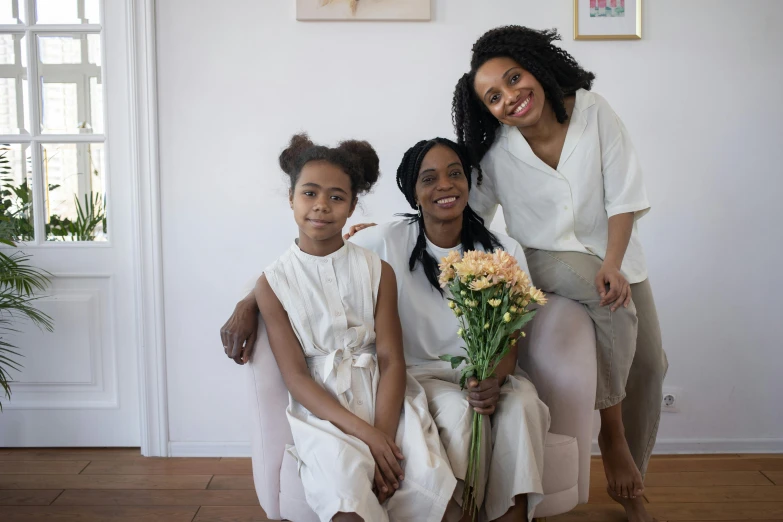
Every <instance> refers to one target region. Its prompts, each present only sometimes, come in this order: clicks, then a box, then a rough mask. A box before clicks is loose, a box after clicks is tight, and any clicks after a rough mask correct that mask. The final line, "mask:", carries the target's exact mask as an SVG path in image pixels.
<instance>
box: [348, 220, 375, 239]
mask: <svg viewBox="0 0 783 522" xmlns="http://www.w3.org/2000/svg"><path fill="white" fill-rule="evenodd" d="M375 226H378V224H377V223H357V224H356V225H352V226H351V228H349V229H348V233H347V234H345V235H344V236H343V239H345V240H346V241H347V240H349V239H351V238H352V237H353V236H354V235H356V233H357V232H360V231H362V230H364V229H365V228H370V227H375Z"/></svg>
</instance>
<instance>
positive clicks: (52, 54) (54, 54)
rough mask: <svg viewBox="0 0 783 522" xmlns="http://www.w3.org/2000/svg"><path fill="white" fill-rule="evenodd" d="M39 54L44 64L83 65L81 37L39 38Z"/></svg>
mask: <svg viewBox="0 0 783 522" xmlns="http://www.w3.org/2000/svg"><path fill="white" fill-rule="evenodd" d="M38 53H39V54H40V57H41V62H40V63H42V64H65V63H82V39H81V37H79V36H39V37H38Z"/></svg>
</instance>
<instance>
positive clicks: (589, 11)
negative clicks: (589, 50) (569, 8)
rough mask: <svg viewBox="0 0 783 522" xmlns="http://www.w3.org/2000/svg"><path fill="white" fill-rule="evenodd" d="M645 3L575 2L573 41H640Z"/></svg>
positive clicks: (638, 0) (623, 0) (624, 0)
mask: <svg viewBox="0 0 783 522" xmlns="http://www.w3.org/2000/svg"><path fill="white" fill-rule="evenodd" d="M641 38H642V0H574V40H640V39H641Z"/></svg>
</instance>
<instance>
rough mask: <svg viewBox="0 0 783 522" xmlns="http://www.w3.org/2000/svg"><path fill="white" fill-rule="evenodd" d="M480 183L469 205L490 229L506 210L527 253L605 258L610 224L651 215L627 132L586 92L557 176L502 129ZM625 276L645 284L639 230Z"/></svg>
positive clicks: (510, 130)
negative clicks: (529, 250) (612, 219)
mask: <svg viewBox="0 0 783 522" xmlns="http://www.w3.org/2000/svg"><path fill="white" fill-rule="evenodd" d="M481 168H482V170H483V171H484V180H483V183H482V184H481V185H480V186H479V185H478V184H477V183H476V176H477V173H475V172H474V173H473V187H472V189H471V191H470V205H471V207H473V209H474V210H475V211H476V212H477V213H478V214H479V215H480V216H482V217H483V218H484V221H485V222H486V224H487V226H489V224H490V223H491V222H492V219H493V218H494V217H495V213H496V212H497V207H498V205H500V206H502V207H503V216H504V218H505V221H506V229H507V232H508V234H509V235H510V236H511V237H513V238H514V239H516V240H517V241H519V242H520V243H521V244H522V245H523V246H524V247H526V248H536V249H541V250H552V251H561V252H562V251H571V252H584V253H590V254H594V255H596V256H598V257H600V258H601V259H604V257H605V256H606V247H607V243H608V239H609V218H610V217H612V216H614V215H617V214H622V213H626V212H634V213H635V218H636V220H638V219H639V218H640V217H642V216H643V215H645V214H646V213H647V212H648V211H649V209H650V203H649V202H648V200H647V192H646V190H645V188H644V183H643V181H642V170H641V167H640V165H639V160H638V158H637V156H636V151H635V150H634V147H633V144H632V143H631V139H630V136H629V135H628V131H627V130H626V129H625V126H624V125H623V123H622V121H620V118H618V117H617V115H616V114H615V112H614V111H613V110H612V108H611V107H610V106H609V104H608V103H607V102H606V100H605V99H604V98H602V97H601V96H600V95H598V94H595V93H593V92H590V91H586V90H584V89H580V90H578V91H577V92H576V102H575V105H574V110H573V114H572V115H571V118H570V121H569V124H568V131H567V134H566V138H565V143H564V145H563V150H562V152H561V154H560V161H559V163H558V165H557V169H553V168H552V167H550V166H549V165H547V164H546V163H544V161H543V160H541V159H540V158H539V157H538V156H536V155H535V153H534V152H533V150H532V149H531V148H530V145H528V143H527V141H526V140H525V138H524V137H523V136H522V134H521V133H520V132H519V129H517V128H516V127H510V126H508V125H502V126H501V128H500V129H499V130H498V133H497V137H496V138H495V143H493V145H492V147H491V148H490V149H489V151H488V152H487V154H486V155H485V156H484V159H483V160H482V161H481ZM621 271H622V273H623V275H624V276H625V277H626V278H627V279H628V281H629V282H630V283H639V282H641V281H644V280H645V279H646V278H647V265H646V262H645V258H644V252H643V250H642V245H641V242H640V240H639V235H638V232H637V227H636V222H634V227H633V232H632V233H631V239H630V241H629V243H628V249H627V251H626V253H625V257H624V259H623V264H622V268H621Z"/></svg>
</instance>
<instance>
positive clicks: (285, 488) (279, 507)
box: [248, 294, 596, 522]
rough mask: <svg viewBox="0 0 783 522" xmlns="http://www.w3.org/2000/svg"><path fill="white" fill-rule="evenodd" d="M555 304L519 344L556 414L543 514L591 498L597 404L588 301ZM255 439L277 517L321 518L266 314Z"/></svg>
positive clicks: (260, 477) (262, 487) (253, 382)
mask: <svg viewBox="0 0 783 522" xmlns="http://www.w3.org/2000/svg"><path fill="white" fill-rule="evenodd" d="M549 298H550V299H549V303H548V304H547V305H546V306H545V307H543V308H542V309H541V310H540V311H539V312H538V315H537V316H536V318H535V319H534V320H533V322H532V328H531V330H530V333H529V335H528V337H527V338H526V339H525V340H524V341H525V342H523V343H520V350H519V353H520V357H519V366H520V367H521V368H522V369H523V370H525V371H526V372H527V373H528V374H529V376H530V379H531V380H532V381H533V383H534V384H535V385H536V388H537V389H538V394H539V396H540V397H541V400H543V401H544V402H545V403H546V404H547V405H548V406H549V410H550V413H551V416H552V425H551V428H550V433H549V434H548V435H547V440H546V449H545V453H544V493H545V498H544V500H543V502H541V504H539V505H538V507H537V508H536V517H546V516H554V515H557V514H560V513H565V512H567V511H570V510H571V509H573V508H574V507H575V506H576V505H577V504H580V503H585V502H587V497H588V492H589V488H590V449H591V440H592V422H593V406H594V403H595V386H596V359H595V333H594V330H593V325H592V323H591V322H590V319H589V317H588V316H587V313H586V312H585V311H584V309H583V308H582V306H581V305H579V304H577V303H575V302H573V301H570V300H568V299H565V298H563V297H559V296H556V295H551V294H550V295H549ZM248 367H249V373H250V377H249V378H248V382H249V385H250V393H251V404H252V406H251V416H252V419H251V426H252V431H253V434H252V438H253V442H252V444H253V479H254V482H255V488H256V492H257V494H258V499H259V501H260V502H261V506H262V507H263V508H264V511H265V512H266V514H267V516H268V517H269V518H270V519H287V520H291V521H293V522H317V521H318V518H317V517H316V515H315V513H313V511H312V510H311V509H310V507H309V506H308V505H307V502H306V501H305V497H304V490H303V488H302V482H301V480H300V479H299V476H298V474H297V468H296V465H295V463H294V461H293V459H292V458H291V456H290V455H288V454H287V453H286V452H285V446H286V444H291V443H292V441H293V439H292V437H291V430H290V428H289V426H288V420H287V419H286V416H285V409H286V407H287V406H288V392H287V390H286V388H285V384H284V383H283V378H282V376H281V375H280V371H279V370H278V368H277V364H276V363H275V358H274V355H273V354H272V351H271V349H270V348H269V340H268V338H267V335H266V329H265V328H264V325H263V321H259V335H258V340H257V342H256V347H255V351H254V355H253V358H252V360H251V361H250V363H249V364H248Z"/></svg>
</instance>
